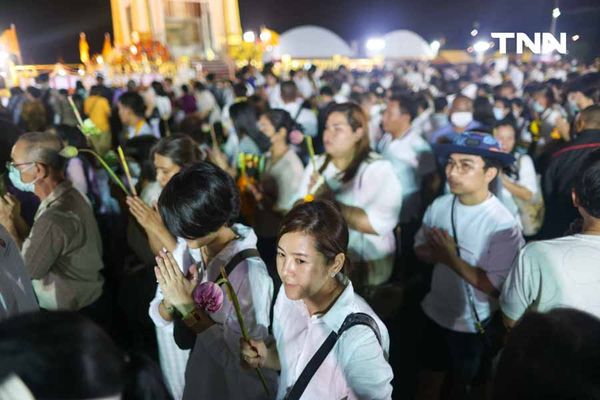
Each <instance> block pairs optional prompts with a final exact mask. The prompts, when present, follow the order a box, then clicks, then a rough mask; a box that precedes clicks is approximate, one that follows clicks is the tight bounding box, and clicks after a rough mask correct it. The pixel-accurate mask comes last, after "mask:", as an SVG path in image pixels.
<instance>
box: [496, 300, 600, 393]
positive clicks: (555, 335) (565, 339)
mask: <svg viewBox="0 0 600 400" xmlns="http://www.w3.org/2000/svg"><path fill="white" fill-rule="evenodd" d="M599 337H600V320H599V319H598V318H596V317H595V316H593V315H591V314H587V313H585V312H582V311H578V310H573V309H554V310H552V311H550V312H548V313H543V314H542V313H536V312H530V313H526V314H525V316H524V317H523V319H522V320H521V321H520V322H519V323H518V324H517V326H516V327H515V328H514V329H513V331H512V332H511V334H510V336H509V337H508V342H507V344H506V347H505V348H504V351H503V353H502V356H501V358H500V362H499V363H498V370H497V373H496V376H495V378H494V391H493V397H492V398H493V399H494V400H504V399H511V400H546V399H590V400H591V399H599V398H600V340H598V338H599Z"/></svg>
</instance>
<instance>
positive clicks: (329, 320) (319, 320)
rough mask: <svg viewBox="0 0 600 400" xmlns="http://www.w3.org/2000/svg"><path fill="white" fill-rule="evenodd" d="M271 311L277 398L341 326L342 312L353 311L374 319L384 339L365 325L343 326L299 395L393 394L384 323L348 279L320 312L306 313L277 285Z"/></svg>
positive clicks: (383, 396) (357, 396) (379, 396)
mask: <svg viewBox="0 0 600 400" xmlns="http://www.w3.org/2000/svg"><path fill="white" fill-rule="evenodd" d="M273 312H274V318H273V335H274V336H275V342H276V344H277V352H278V354H279V361H280V363H281V374H280V377H279V390H278V392H277V399H283V398H284V396H285V395H286V394H287V391H288V390H289V389H290V388H291V386H293V385H294V383H295V382H296V381H297V380H298V377H299V376H300V374H301V373H302V371H303V370H304V368H305V367H306V364H307V363H308V362H309V360H310V359H311V358H312V357H313V355H314V354H315V352H316V351H317V350H318V349H319V347H321V345H322V344H323V342H324V341H325V339H326V338H327V336H329V334H330V333H331V332H332V331H335V332H337V331H339V329H340V328H341V326H342V323H343V322H344V319H345V318H346V316H347V315H348V314H351V313H355V312H363V313H366V314H368V315H370V316H371V317H373V319H375V322H376V323H377V326H378V327H379V332H380V334H381V341H382V343H381V344H379V342H378V341H377V337H376V336H375V334H374V333H373V330H372V329H371V328H369V327H367V326H364V325H357V326H353V327H351V328H350V329H348V330H347V331H345V332H344V333H343V334H342V335H341V336H340V338H339V339H338V340H337V342H336V344H335V346H334V347H333V349H332V350H331V352H330V353H329V355H328V356H327V357H326V358H325V360H324V361H323V364H321V366H320V367H319V369H318V370H317V372H316V373H315V375H314V376H313V377H312V379H311V380H310V382H309V384H308V386H307V387H306V390H305V391H304V393H303V395H302V398H303V399H336V400H337V399H391V396H392V385H391V380H392V378H393V372H392V368H391V367H390V365H389V364H388V362H387V361H386V358H387V353H388V351H389V346H390V338H389V335H388V331H387V328H386V327H385V325H384V324H383V322H381V320H380V319H379V317H377V315H376V314H375V312H374V311H373V310H372V309H371V307H369V305H368V304H367V303H366V302H365V301H364V300H363V299H362V298H361V297H360V296H359V295H357V294H355V293H354V289H353V287H352V283H350V282H347V285H346V288H345V289H344V291H343V292H342V294H341V295H340V297H339V298H338V299H337V300H336V302H335V303H334V304H333V306H332V307H331V308H330V309H329V311H328V312H327V313H326V314H324V315H320V316H317V315H313V316H310V314H309V312H308V309H307V308H306V305H305V304H304V302H303V301H302V300H295V301H294V300H290V299H288V298H287V296H286V294H285V289H284V288H283V287H281V288H280V289H279V294H278V295H277V301H276V302H275V308H274V311H273Z"/></svg>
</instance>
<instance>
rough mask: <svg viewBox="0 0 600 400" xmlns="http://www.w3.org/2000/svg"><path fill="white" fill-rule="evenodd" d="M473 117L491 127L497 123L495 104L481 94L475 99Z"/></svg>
mask: <svg viewBox="0 0 600 400" xmlns="http://www.w3.org/2000/svg"><path fill="white" fill-rule="evenodd" d="M473 119H474V120H476V121H478V122H480V123H482V124H483V125H485V126H487V127H489V128H492V127H493V126H494V124H495V123H496V117H495V116H494V106H492V104H491V103H490V101H489V100H488V98H487V97H483V96H479V97H477V98H475V100H474V101H473Z"/></svg>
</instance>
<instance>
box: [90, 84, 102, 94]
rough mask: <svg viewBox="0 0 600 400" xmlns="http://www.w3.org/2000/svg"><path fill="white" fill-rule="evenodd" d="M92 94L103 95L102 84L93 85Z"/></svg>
mask: <svg viewBox="0 0 600 400" xmlns="http://www.w3.org/2000/svg"><path fill="white" fill-rule="evenodd" d="M90 96H102V87H101V86H92V87H91V88H90Z"/></svg>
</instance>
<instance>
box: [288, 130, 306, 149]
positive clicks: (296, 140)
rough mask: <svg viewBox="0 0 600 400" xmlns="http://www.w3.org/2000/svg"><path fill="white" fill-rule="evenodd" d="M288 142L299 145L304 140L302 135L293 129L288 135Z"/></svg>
mask: <svg viewBox="0 0 600 400" xmlns="http://www.w3.org/2000/svg"><path fill="white" fill-rule="evenodd" d="M289 137H290V142H291V143H292V144H295V145H299V144H300V143H302V141H303V140H304V135H303V134H302V132H300V131H299V130H298V129H294V130H293V131H291V132H290V133H289Z"/></svg>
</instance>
